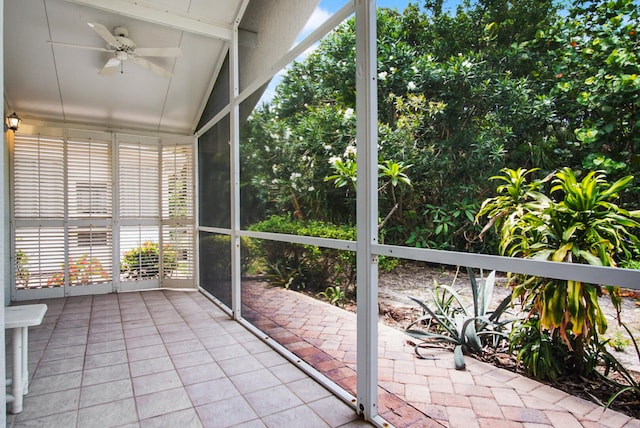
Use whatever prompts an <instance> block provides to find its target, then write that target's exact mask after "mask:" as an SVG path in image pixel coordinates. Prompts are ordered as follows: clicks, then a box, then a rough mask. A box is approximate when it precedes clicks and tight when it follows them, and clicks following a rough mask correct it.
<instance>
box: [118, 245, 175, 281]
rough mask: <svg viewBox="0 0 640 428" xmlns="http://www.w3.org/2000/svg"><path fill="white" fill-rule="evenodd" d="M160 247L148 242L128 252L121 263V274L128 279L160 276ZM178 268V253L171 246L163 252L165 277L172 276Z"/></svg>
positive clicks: (166, 247) (166, 246)
mask: <svg viewBox="0 0 640 428" xmlns="http://www.w3.org/2000/svg"><path fill="white" fill-rule="evenodd" d="M158 249H159V245H158V243H157V242H151V241H146V242H144V243H143V244H142V245H140V246H138V247H136V248H133V249H131V250H129V251H126V252H125V253H124V254H123V255H122V260H121V261H120V273H121V274H122V275H123V276H124V277H125V278H127V279H153V278H158V276H159V274H160V256H159V254H158ZM177 267H178V263H177V254H176V251H175V250H174V249H173V247H172V246H171V245H170V244H167V245H165V246H164V248H163V251H162V273H163V277H169V276H171V273H172V272H173V271H174V270H176V268H177Z"/></svg>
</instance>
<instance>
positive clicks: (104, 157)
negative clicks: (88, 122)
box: [67, 141, 113, 219]
mask: <svg viewBox="0 0 640 428" xmlns="http://www.w3.org/2000/svg"><path fill="white" fill-rule="evenodd" d="M67 165H68V166H67V171H68V173H67V195H68V207H69V218H71V219H73V218H77V219H80V218H87V219H88V218H92V219H94V218H95V219H100V218H103V219H104V218H111V211H112V202H111V201H112V187H113V185H112V180H111V142H110V141H69V142H67Z"/></svg>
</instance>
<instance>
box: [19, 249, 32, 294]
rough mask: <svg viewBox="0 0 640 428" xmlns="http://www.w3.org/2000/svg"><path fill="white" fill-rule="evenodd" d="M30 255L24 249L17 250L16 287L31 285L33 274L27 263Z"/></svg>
mask: <svg viewBox="0 0 640 428" xmlns="http://www.w3.org/2000/svg"><path fill="white" fill-rule="evenodd" d="M28 262H29V257H28V256H27V254H26V253H25V252H24V251H23V250H16V287H18V288H26V287H28V286H29V277H30V276H31V274H30V272H29V268H27V263H28Z"/></svg>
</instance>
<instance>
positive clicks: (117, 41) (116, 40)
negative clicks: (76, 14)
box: [50, 22, 182, 78]
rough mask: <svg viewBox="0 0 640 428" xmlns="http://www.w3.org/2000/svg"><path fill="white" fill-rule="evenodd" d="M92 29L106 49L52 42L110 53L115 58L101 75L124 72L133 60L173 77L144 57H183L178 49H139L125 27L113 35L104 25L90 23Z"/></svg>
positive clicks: (103, 68)
mask: <svg viewBox="0 0 640 428" xmlns="http://www.w3.org/2000/svg"><path fill="white" fill-rule="evenodd" d="M88 24H89V27H91V28H92V29H93V30H94V31H95V32H96V33H98V35H99V36H100V37H102V38H103V39H104V41H106V42H107V47H106V48H99V47H95V46H85V45H76V44H72V43H61V42H50V43H52V44H55V45H60V46H67V47H72V48H80V49H91V50H96V51H101V52H110V53H113V54H114V56H113V57H112V58H109V60H108V61H107V62H106V63H105V64H104V66H103V67H102V69H101V70H100V74H103V75H109V74H112V73H114V72H116V71H117V70H120V72H121V73H122V72H123V65H122V63H123V62H124V61H126V60H127V59H131V60H132V61H133V62H135V63H136V64H138V65H140V66H142V67H144V68H146V69H148V70H151V71H153V72H155V73H157V74H159V75H160V76H162V77H167V78H169V77H171V76H173V74H172V73H171V72H170V71H169V70H166V69H164V68H162V67H160V66H159V65H157V64H154V63H152V62H150V61H148V60H146V59H144V58H143V57H179V56H181V55H182V50H181V49H180V48H178V47H166V48H138V47H136V44H135V43H134V41H133V40H131V39H129V31H128V30H127V29H126V28H125V27H116V28H114V29H113V34H111V32H110V31H109V30H108V29H107V27H105V26H104V25H102V24H98V23H95V22H89V23H88Z"/></svg>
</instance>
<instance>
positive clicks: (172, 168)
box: [162, 144, 194, 279]
mask: <svg viewBox="0 0 640 428" xmlns="http://www.w3.org/2000/svg"><path fill="white" fill-rule="evenodd" d="M193 180H194V178H193V145H191V144H172V145H166V146H164V147H163V148H162V242H163V249H164V251H165V255H164V257H163V262H164V265H165V266H164V269H163V277H164V278H171V279H190V278H193V269H194V266H193V260H194V238H193V224H194V219H193V185H194V183H193Z"/></svg>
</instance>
